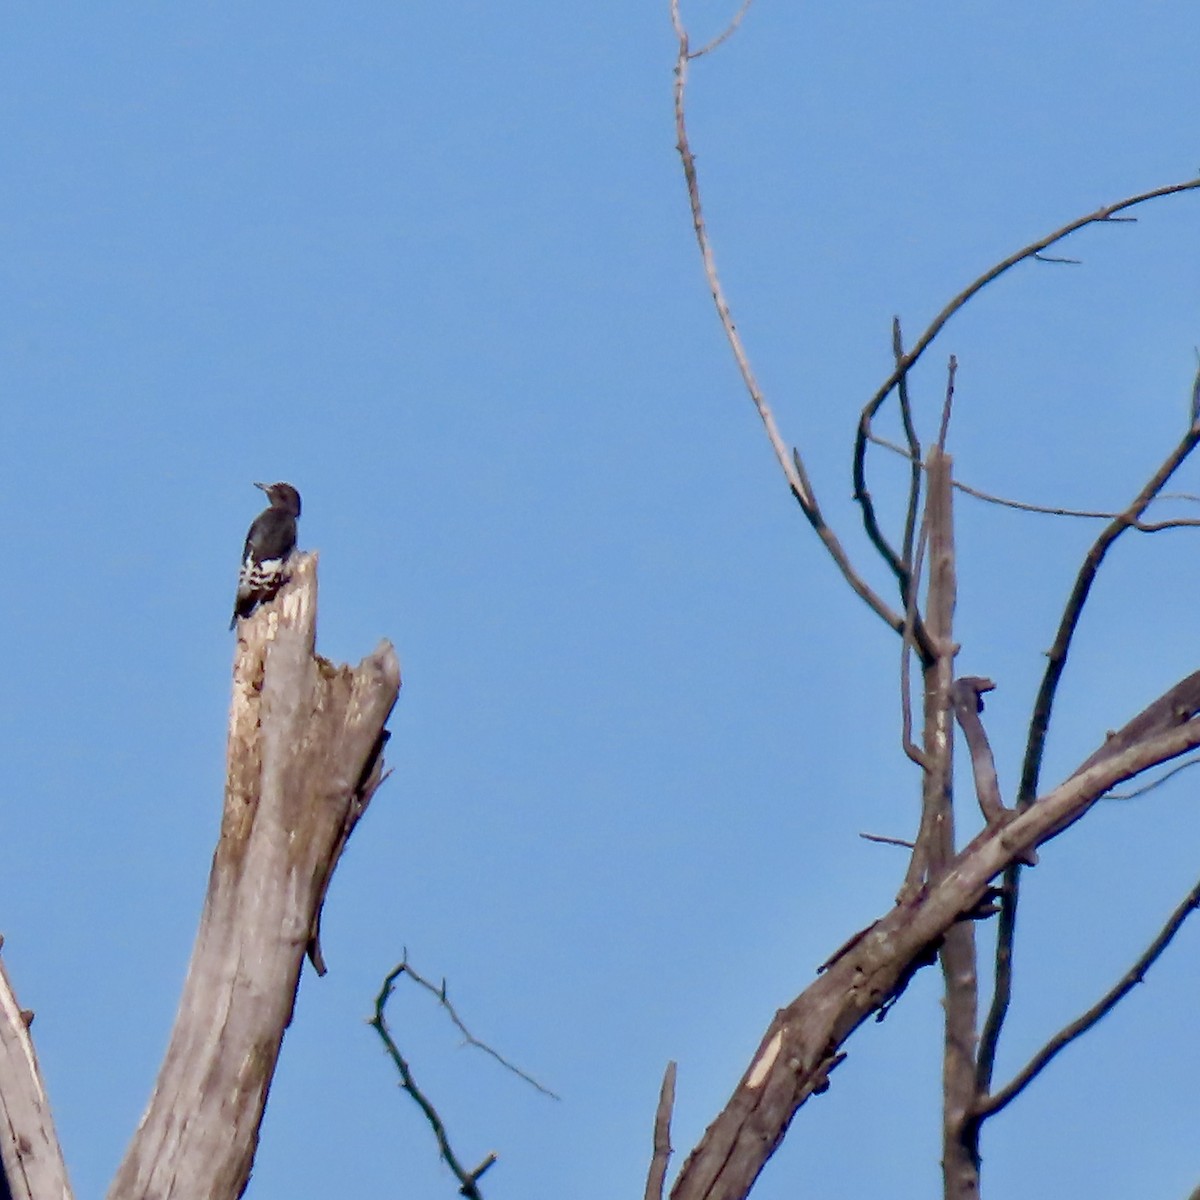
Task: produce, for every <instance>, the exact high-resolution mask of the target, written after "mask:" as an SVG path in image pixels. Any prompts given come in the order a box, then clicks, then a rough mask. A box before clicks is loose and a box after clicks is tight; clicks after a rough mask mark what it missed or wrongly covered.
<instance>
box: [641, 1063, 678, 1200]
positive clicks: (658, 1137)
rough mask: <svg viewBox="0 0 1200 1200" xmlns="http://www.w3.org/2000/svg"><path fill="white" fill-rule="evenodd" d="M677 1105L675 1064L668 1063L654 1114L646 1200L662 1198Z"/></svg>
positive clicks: (659, 1199)
mask: <svg viewBox="0 0 1200 1200" xmlns="http://www.w3.org/2000/svg"><path fill="white" fill-rule="evenodd" d="M674 1107H675V1064H674V1063H673V1062H669V1063H667V1069H666V1071H665V1072H664V1074H663V1081H662V1089H661V1090H660V1091H659V1094H658V1109H657V1110H656V1112H655V1114H654V1155H653V1157H652V1158H651V1159H650V1173H649V1175H648V1177H647V1179H646V1200H662V1194H663V1185H664V1183H665V1182H666V1178H667V1163H668V1162H669V1161H670V1159H671V1110H672V1109H673V1108H674Z"/></svg>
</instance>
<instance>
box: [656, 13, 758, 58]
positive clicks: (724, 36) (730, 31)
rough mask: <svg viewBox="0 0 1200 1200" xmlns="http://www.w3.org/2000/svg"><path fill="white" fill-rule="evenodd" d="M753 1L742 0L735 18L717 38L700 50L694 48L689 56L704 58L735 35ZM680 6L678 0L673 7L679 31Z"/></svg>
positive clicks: (734, 15) (676, 27)
mask: <svg viewBox="0 0 1200 1200" xmlns="http://www.w3.org/2000/svg"><path fill="white" fill-rule="evenodd" d="M752 2H753V0H742V3H741V7H740V8H739V9H738V10H737V12H736V13H734V14H733V20H732V21H730V22H729V24H728V25H726V26H725V29H724V31H723V32H722V33H719V34H717V36H716V37H715V38H713V40H712V41H711V42H708V43H707V44H706V45H704V46H702V47H701V48H700V49H699V50H693V51H692V52H691V54H690V55H689V57H690V58H693V59H695V58H702V57H703V56H704V55H705V54H711V53H712V52H713V51H714V50H715V49H716V48H717V47H718V46H719V45H721V44H722V43H723V42H726V41H728V40H729V39H730V38H731V37H733V35H734V34H735V33H737V28H738V26H739V25H740V24H741V23H742V18H743V17H744V16H745V15H746V11H747V9H749V7H750V5H751V3H752ZM678 7H679V6H678V2H676V4H675V5H673V9H674V10H675V11H674V13H673V15H674V17H675V29H676V31H677V32H678V31H679V12H678Z"/></svg>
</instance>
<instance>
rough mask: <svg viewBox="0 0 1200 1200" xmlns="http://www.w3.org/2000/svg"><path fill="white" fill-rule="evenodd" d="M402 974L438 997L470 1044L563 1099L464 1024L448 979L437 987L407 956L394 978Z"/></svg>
mask: <svg viewBox="0 0 1200 1200" xmlns="http://www.w3.org/2000/svg"><path fill="white" fill-rule="evenodd" d="M400 975H407V976H408V977H409V979H411V980H412V981H413V983H415V984H418V985H419V986H420V987H423V988H424V989H425V990H426V991H427V992H429V993H430V994H431V995H433V996H436V997H437V1001H438V1003H439V1004H440V1005H441V1006H442V1007H443V1008H444V1009H445V1010H446V1013H447V1015H448V1016H449V1017H450V1020H451V1021H453V1022H454V1026H455V1028H456V1029H457V1030H458V1031H459V1033H461V1034H462V1035H463V1040H464V1042H465V1043H466V1044H467V1045H468V1046H474V1047H475V1049H476V1050H482V1051H483V1053H484V1054H486V1055H488V1056H489V1057H490V1058H493V1059H495V1061H496V1062H498V1063H499V1064H500V1065H501V1066H502V1067H503V1068H504V1069H505V1070H506V1071H510V1072H511V1073H512V1074H513V1075H515V1076H516V1077H517V1078H518V1079H523V1080H524V1081H525V1082H526V1083H527V1084H529V1086H530V1087H531V1088H533V1089H534V1090H535V1091H539V1092H541V1093H542V1095H543V1096H549V1097H550V1099H551V1100H561V1099H562V1097H561V1096H560V1095H559V1094H558V1093H557V1092H553V1091H551V1090H550V1089H549V1088H548V1087H546V1086H545V1085H544V1084H541V1083H539V1082H538V1081H537V1080H536V1079H534V1077H533V1076H532V1075H530V1074H529V1073H528V1072H526V1071H522V1070H521V1068H520V1067H518V1066H517V1065H516V1063H511V1062H509V1061H508V1059H507V1058H505V1057H504V1055H503V1054H501V1053H500V1052H499V1051H498V1050H495V1049H493V1048H492V1047H491V1046H489V1045H488V1044H487V1042H481V1041H480V1040H479V1039H478V1038H477V1037H476V1036H475V1035H474V1034H473V1033H472V1032H471V1031H470V1030H469V1029H468V1028H467V1027H466V1025H465V1024H463V1019H462V1017H460V1016H459V1015H458V1010H457V1009H456V1008H455V1007H454V1005H453V1004H451V1003H450V997H449V996H448V995H447V994H446V981H445V980H444V979H443V980H442V986H441V987H436V986H435V985H434V984H432V983H430V982H429V980H428V979H426V978H425V977H424V976H422V975H419V974H418V973H417V972H416V971H414V970H413V968H412V966H411V965H410V964H409V961H408V958H407V956H406V957H405V959H404V961H403V962H402V963H401V964H400V965H399V966H398V967H397V968H396V970H395V971H394V972H393V977H394V978H399V977H400Z"/></svg>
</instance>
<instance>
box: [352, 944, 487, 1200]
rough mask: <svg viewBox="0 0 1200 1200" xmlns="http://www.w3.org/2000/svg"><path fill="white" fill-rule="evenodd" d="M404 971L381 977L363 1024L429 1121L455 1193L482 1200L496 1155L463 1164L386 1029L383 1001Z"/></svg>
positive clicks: (389, 995)
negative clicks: (377, 1039)
mask: <svg viewBox="0 0 1200 1200" xmlns="http://www.w3.org/2000/svg"><path fill="white" fill-rule="evenodd" d="M406 970H407V967H406V966H405V964H404V963H401V964H400V965H399V966H398V967H396V968H395V969H394V970H393V971H391V972H390V973H389V974H388V976H387V978H386V979H384V981H383V986H382V987H381V988H380V989H379V995H378V996H376V997H375V1015H374V1016H373V1017H372V1018H371V1019H370V1021H368V1022H367V1023H368V1024H369V1025H370V1026H371V1028H372V1029H374V1030H375V1032H376V1033H378V1034H379V1037H380V1039H381V1040H382V1041H383V1044H384V1047H385V1048H386V1049H387V1052H388V1056H389V1057H390V1058H391V1060H392V1062H393V1063H394V1064H395V1065H396V1070H397V1071H399V1072H400V1086H401V1087H402V1088H404V1090H405V1091H406V1092H407V1093H408V1094H409V1095H410V1096H411V1097H412V1098H413V1100H414V1102H415V1103H416V1105H417V1107H418V1108H419V1109H420V1110H421V1112H422V1113H423V1114H424V1116H425V1120H426V1121H428V1122H429V1127H430V1129H432V1130H433V1136H434V1137H435V1138H436V1139H437V1144H438V1151H439V1152H440V1153H441V1156H442V1161H443V1162H444V1163H445V1164H446V1166H448V1167H449V1168H450V1170H451V1171H452V1172H453V1173H454V1177H455V1179H457V1180H458V1182H459V1183H460V1184H461V1185H462V1186H461V1187H460V1188H459V1194H460V1195H462V1196H466V1197H467V1200H483V1193H482V1192H480V1190H479V1184H478V1181H479V1177H480V1176H481V1175H482V1174H483V1173H484V1171H486V1170H487V1169H488V1168H489V1167H490V1166H491V1165H492V1164H493V1163H494V1162H495V1161H496V1156H495V1155H494V1154H489V1155H488V1156H487V1157H486V1158H485V1159H484V1160H483V1162H482V1163H480V1164H479V1166H478V1167H476V1168H475V1169H474V1170H473V1171H468V1170H466V1168H465V1167H463V1165H462V1163H460V1162H459V1160H458V1157H457V1156H456V1155H455V1153H454V1151H453V1150H452V1149H451V1147H450V1139H449V1137H448V1136H447V1134H446V1126H445V1125H444V1124H443V1123H442V1118H441V1116H440V1115H439V1113H438V1110H437V1109H436V1108H434V1106H433V1104H432V1102H431V1101H430V1100H429V1098H428V1097H427V1096H426V1095H425V1093H424V1092H422V1091H421V1089H420V1088H419V1087H418V1086H417V1083H416V1080H415V1079H414V1078H413V1074H412V1070H411V1069H410V1067H409V1065H408V1062H407V1060H406V1059H405V1057H404V1055H403V1054H401V1053H400V1047H399V1046H397V1045H396V1042H395V1039H394V1038H393V1037H392V1034H391V1031H390V1030H389V1029H388V1026H387V1019H386V1017H385V1015H384V1010H385V1009H386V1008H387V1002H388V1000H390V999H391V996H392V993H393V992H394V991H395V990H396V980H397V979H398V978H399V977H400V976H401V975H402V974H404V972H405V971H406Z"/></svg>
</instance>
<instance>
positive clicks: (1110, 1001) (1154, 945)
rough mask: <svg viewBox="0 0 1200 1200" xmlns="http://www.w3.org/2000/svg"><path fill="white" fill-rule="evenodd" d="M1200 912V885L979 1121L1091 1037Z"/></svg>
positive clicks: (979, 1112)
mask: <svg viewBox="0 0 1200 1200" xmlns="http://www.w3.org/2000/svg"><path fill="white" fill-rule="evenodd" d="M1197 908H1200V883H1197V884H1196V886H1195V887H1194V888H1192V890H1191V891H1190V892H1189V893H1188V894H1187V896H1185V897H1184V899H1183V902H1182V903H1181V904H1180V905H1179V907H1178V908H1176V909H1175V911H1174V912H1173V913H1172V914H1171V915H1170V917H1168V918H1167V922H1166V924H1165V925H1164V926H1163V927H1162V929H1161V930H1160V931H1159V933H1158V936H1157V937H1156V938H1155V939H1154V941H1153V942H1151V943H1150V945H1149V947H1148V948H1147V949H1146V952H1145V953H1144V954H1143V955H1142V956H1141V957H1140V958H1139V959H1138V960H1137V962H1135V963H1134V964H1133V966H1132V967H1130V968H1129V970H1128V971H1126V972H1125V974H1124V975H1122V976H1121V978H1120V979H1119V980H1118V981H1117V982H1116V984H1114V985H1113V987H1111V988H1110V989H1109V990H1108V991H1107V992H1105V994H1104V995H1103V996H1102V997H1101V998H1100V999H1099V1000H1098V1001H1097V1002H1096V1003H1095V1004H1094V1005H1092V1007H1091V1008H1089V1009H1088V1010H1087V1012H1085V1013H1083V1014H1082V1015H1081V1016H1079V1017H1077V1018H1076V1019H1075V1020H1074V1021H1072V1022H1071V1023H1070V1024H1069V1025H1067V1026H1065V1027H1064V1028H1063V1029H1060V1030H1059V1031H1058V1033H1056V1034H1055V1035H1054V1036H1053V1037H1052V1038H1051V1039H1050V1040H1049V1041H1048V1042H1047V1043H1046V1044H1045V1045H1044V1046H1043V1047H1042V1048H1041V1049H1040V1050H1039V1051H1038V1052H1037V1053H1036V1054H1035V1055H1034V1056H1033V1057H1032V1058H1031V1059H1030V1060H1029V1062H1028V1063H1026V1064H1025V1066H1024V1067H1022V1068H1021V1070H1020V1071H1018V1072H1017V1074H1016V1075H1015V1076H1014V1077H1013V1079H1012V1080H1011V1082H1009V1083H1008V1084H1006V1085H1005V1086H1004V1087H1002V1088H1001V1089H1000V1090H999V1091H998V1092H996V1093H995V1094H994V1095H991V1096H988V1097H987V1099H985V1100H983V1101H981V1102H980V1103H979V1104H978V1105H977V1106H976V1110H975V1116H976V1118H977V1120H979V1121H983V1120H986V1119H987V1118H988V1117H991V1116H995V1114H996V1113H998V1112H999V1111H1000V1110H1001V1109H1003V1108H1005V1107H1006V1106H1007V1105H1008V1104H1010V1103H1011V1102H1012V1101H1013V1100H1015V1099H1016V1098H1017V1097H1018V1096H1019V1095H1020V1094H1021V1093H1022V1092H1023V1091H1024V1090H1025V1089H1026V1088H1027V1087H1028V1086H1029V1085H1030V1083H1032V1082H1033V1080H1034V1079H1036V1078H1037V1076H1038V1075H1040V1074H1041V1072H1042V1071H1043V1070H1045V1068H1046V1067H1047V1066H1048V1065H1049V1064H1050V1062H1051V1061H1052V1060H1053V1059H1054V1058H1055V1057H1056V1056H1057V1055H1058V1053H1059V1052H1060V1051H1061V1050H1063V1049H1065V1048H1066V1047H1067V1046H1069V1045H1070V1044H1071V1043H1072V1042H1073V1041H1074V1040H1075V1039H1076V1038H1078V1037H1082V1036H1083V1034H1085V1033H1087V1031H1088V1030H1089V1029H1091V1028H1092V1026H1093V1025H1095V1024H1096V1023H1097V1022H1098V1021H1099V1020H1100V1019H1101V1018H1102V1017H1105V1016H1107V1015H1108V1013H1110V1012H1111V1011H1112V1010H1113V1009H1114V1008H1115V1007H1116V1006H1117V1005H1118V1004H1119V1003H1120V1002H1121V1001H1122V1000H1123V999H1124V998H1125V997H1126V996H1127V995H1128V994H1129V993H1130V992H1131V991H1133V989H1134V987H1135V986H1136V985H1137V984H1139V983H1141V982H1143V980H1144V979H1145V978H1146V972H1147V971H1148V970H1149V969H1150V967H1151V966H1153V965H1154V963H1155V962H1156V961H1157V960H1158V958H1159V956H1160V955H1161V954H1162V953H1163V951H1164V950H1166V948H1167V947H1168V946H1169V945H1170V944H1171V940H1172V938H1174V936H1175V935H1176V934H1177V933H1178V932H1179V930H1180V929H1181V928H1182V927H1183V923H1184V922H1185V921H1186V920H1187V919H1188V917H1190V916H1191V915H1192V913H1193V912H1195V911H1196V909H1197Z"/></svg>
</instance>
